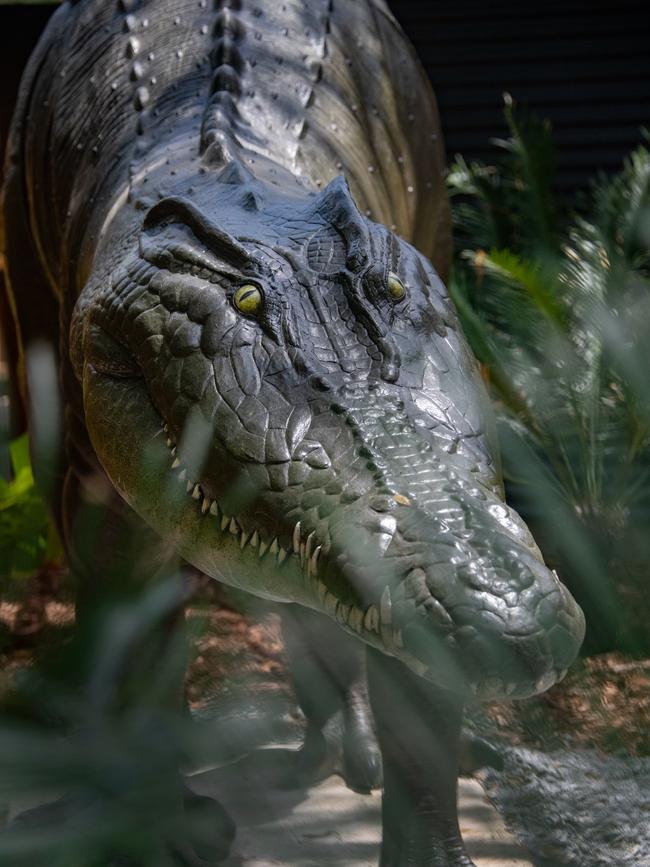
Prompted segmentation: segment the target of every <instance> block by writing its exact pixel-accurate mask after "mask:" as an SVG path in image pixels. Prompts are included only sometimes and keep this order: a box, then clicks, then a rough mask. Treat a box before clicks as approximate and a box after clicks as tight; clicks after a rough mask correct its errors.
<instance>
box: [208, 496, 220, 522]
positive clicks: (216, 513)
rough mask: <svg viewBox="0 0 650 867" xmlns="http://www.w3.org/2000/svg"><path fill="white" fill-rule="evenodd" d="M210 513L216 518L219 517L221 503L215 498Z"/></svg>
mask: <svg viewBox="0 0 650 867" xmlns="http://www.w3.org/2000/svg"><path fill="white" fill-rule="evenodd" d="M210 514H211V515H214V517H215V518H218V517H219V505H218V503H217V501H216V500H213V501H212V504H211V505H210Z"/></svg>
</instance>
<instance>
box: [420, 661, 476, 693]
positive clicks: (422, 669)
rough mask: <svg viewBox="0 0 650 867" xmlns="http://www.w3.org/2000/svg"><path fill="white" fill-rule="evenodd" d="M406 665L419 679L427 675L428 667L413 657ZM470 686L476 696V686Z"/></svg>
mask: <svg viewBox="0 0 650 867" xmlns="http://www.w3.org/2000/svg"><path fill="white" fill-rule="evenodd" d="M407 665H408V667H409V668H410V669H411V671H414V672H415V673H416V674H417V675H418V676H419V677H426V676H427V674H428V673H429V669H428V667H427V666H426V665H425V664H424V663H423V662H420V660H419V659H414V658H413V657H411V658H410V659H409V661H408V662H407ZM470 686H472V687H473V689H472V691H473V692H474V694H476V686H474V685H472V684H470Z"/></svg>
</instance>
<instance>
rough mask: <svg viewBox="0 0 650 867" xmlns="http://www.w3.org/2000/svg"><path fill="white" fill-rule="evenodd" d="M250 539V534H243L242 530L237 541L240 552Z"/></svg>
mask: <svg viewBox="0 0 650 867" xmlns="http://www.w3.org/2000/svg"><path fill="white" fill-rule="evenodd" d="M250 537H251V534H250V533H245V532H244V531H243V530H242V534H241V539H240V541H239V547H240V548H241V550H242V551H243V550H244V548H245V547H246V545H247V544H248V540H249V539H250Z"/></svg>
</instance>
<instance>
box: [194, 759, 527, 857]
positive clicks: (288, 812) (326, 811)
mask: <svg viewBox="0 0 650 867" xmlns="http://www.w3.org/2000/svg"><path fill="white" fill-rule="evenodd" d="M286 768H287V760H286V751H285V750H283V749H268V750H259V751H258V752H256V753H253V754H251V755H249V756H248V757H247V758H245V759H242V760H241V761H240V762H238V763H236V764H234V765H229V766H227V767H223V768H219V769H217V770H214V771H208V772H206V773H203V774H199V775H196V776H195V777H193V782H192V787H193V788H194V789H196V791H197V792H200V793H202V794H207V795H210V796H212V797H215V798H218V800H220V801H221V803H222V804H223V805H224V806H225V807H226V809H227V810H228V811H229V812H230V814H231V816H232V817H233V818H234V819H235V821H236V823H237V827H238V835H237V840H236V841H235V846H234V849H233V854H232V855H231V857H230V858H229V859H228V861H225V862H223V864H224V867H334V865H336V867H376V865H377V864H378V862H379V844H380V840H381V795H380V794H379V793H375V794H373V795H358V794H355V793H354V792H351V791H350V790H349V789H347V788H346V787H345V786H344V784H343V783H342V782H341V780H340V779H339V778H338V777H330V778H329V779H327V780H325V781H324V782H322V783H320V784H319V785H317V786H314V787H313V788H310V789H309V790H296V789H291V788H288V787H287V786H286V785H284V784H283V777H284V776H286ZM460 824H461V830H462V832H463V837H464V839H465V842H466V844H467V849H468V851H469V854H470V856H471V857H472V858H473V859H474V861H475V862H476V864H477V867H532V862H531V861H530V860H529V858H528V856H527V854H526V852H525V851H524V850H523V849H522V847H521V846H520V845H519V843H517V841H516V840H515V839H514V838H513V837H512V835H511V834H509V833H508V831H507V830H506V829H505V826H504V824H503V822H502V820H501V818H500V816H499V814H498V813H497V812H496V811H495V810H494V808H493V807H492V806H491V805H490V804H489V802H488V801H487V798H486V797H485V794H484V792H483V789H482V788H481V786H480V785H479V783H478V782H476V781H475V780H462V781H461V786H460Z"/></svg>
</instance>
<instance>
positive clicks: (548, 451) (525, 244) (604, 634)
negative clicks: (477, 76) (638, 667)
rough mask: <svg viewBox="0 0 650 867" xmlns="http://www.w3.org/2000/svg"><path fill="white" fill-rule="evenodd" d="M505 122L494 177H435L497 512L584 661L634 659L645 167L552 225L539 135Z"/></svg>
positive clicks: (534, 125)
mask: <svg viewBox="0 0 650 867" xmlns="http://www.w3.org/2000/svg"><path fill="white" fill-rule="evenodd" d="M506 120H507V122H508V125H509V129H510V138H509V139H508V140H507V141H498V142H496V144H497V146H499V147H500V148H501V150H502V151H503V158H502V159H501V160H499V161H498V165H496V166H485V165H483V164H478V163H474V164H471V165H468V164H467V163H466V162H465V161H464V160H463V159H462V158H459V159H458V160H457V161H456V163H455V165H454V166H453V169H452V171H451V174H450V191H451V196H452V202H453V204H454V205H455V207H454V220H455V230H456V241H457V262H456V266H455V273H454V277H453V281H452V287H451V291H452V294H453V296H454V299H455V300H456V302H457V305H458V308H459V312H460V315H461V318H462V320H463V324H464V326H465V329H466V332H467V335H468V339H469V340H470V342H471V343H472V346H473V348H474V351H475V352H476V354H477V356H478V357H479V359H480V361H481V362H482V363H483V364H484V365H485V367H486V370H487V372H488V375H489V378H490V381H491V384H492V388H493V393H494V396H495V398H496V399H497V402H498V408H499V415H500V430H501V438H502V448H503V452H504V469H505V473H506V480H507V483H508V486H509V490H510V493H511V496H512V497H513V499H514V501H515V502H516V504H517V505H518V507H519V508H520V509H521V511H522V512H523V513H524V515H525V517H526V518H527V519H528V521H529V522H530V523H531V525H532V527H533V529H534V531H535V533H536V535H537V537H538V539H539V541H540V543H541V544H542V548H543V550H544V553H545V556H546V558H547V559H548V560H550V561H551V562H552V564H553V565H554V566H556V567H557V568H558V569H559V571H560V572H561V574H562V576H563V578H564V580H566V581H567V583H568V584H569V585H570V586H571V587H572V589H573V591H574V592H575V593H576V595H577V596H578V598H579V600H580V602H581V603H582V604H583V606H584V607H585V610H586V613H587V619H588V630H589V631H588V641H589V646H590V647H591V648H592V649H605V648H609V647H621V648H625V649H628V650H639V651H640V650H643V649H645V650H647V649H648V640H647V639H646V638H645V636H646V635H647V629H646V625H645V620H644V616H643V613H642V607H640V604H641V601H642V600H643V599H644V596H645V591H646V588H647V579H646V572H647V567H648V564H649V563H650V539H649V538H648V534H647V527H648V521H649V518H650V383H649V381H648V376H647V371H648V369H649V363H650V282H649V280H650V154H649V153H648V150H647V149H646V148H645V147H640V148H639V149H638V150H637V151H636V152H635V153H633V154H632V155H631V156H630V157H629V159H628V160H627V161H626V163H625V165H624V167H623V170H622V171H621V173H620V174H619V175H618V176H617V177H615V178H613V179H611V180H608V179H605V178H600V179H599V180H598V182H597V183H595V184H594V185H593V189H592V191H591V193H590V195H589V197H588V200H587V202H586V207H584V208H583V210H582V211H581V213H579V214H578V213H574V214H572V215H571V214H567V213H562V210H561V209H560V208H559V207H558V206H557V205H556V204H555V203H554V202H553V201H552V200H551V198H550V195H551V194H550V191H551V190H552V166H553V164H554V157H553V144H552V135H551V129H550V126H549V125H548V124H542V123H539V122H536V121H534V120H531V119H530V118H528V117H526V116H525V115H520V113H519V111H517V110H515V108H514V106H513V105H512V103H511V102H510V101H508V102H507V103H506ZM647 613H648V612H647V610H646V612H645V614H646V616H647Z"/></svg>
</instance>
